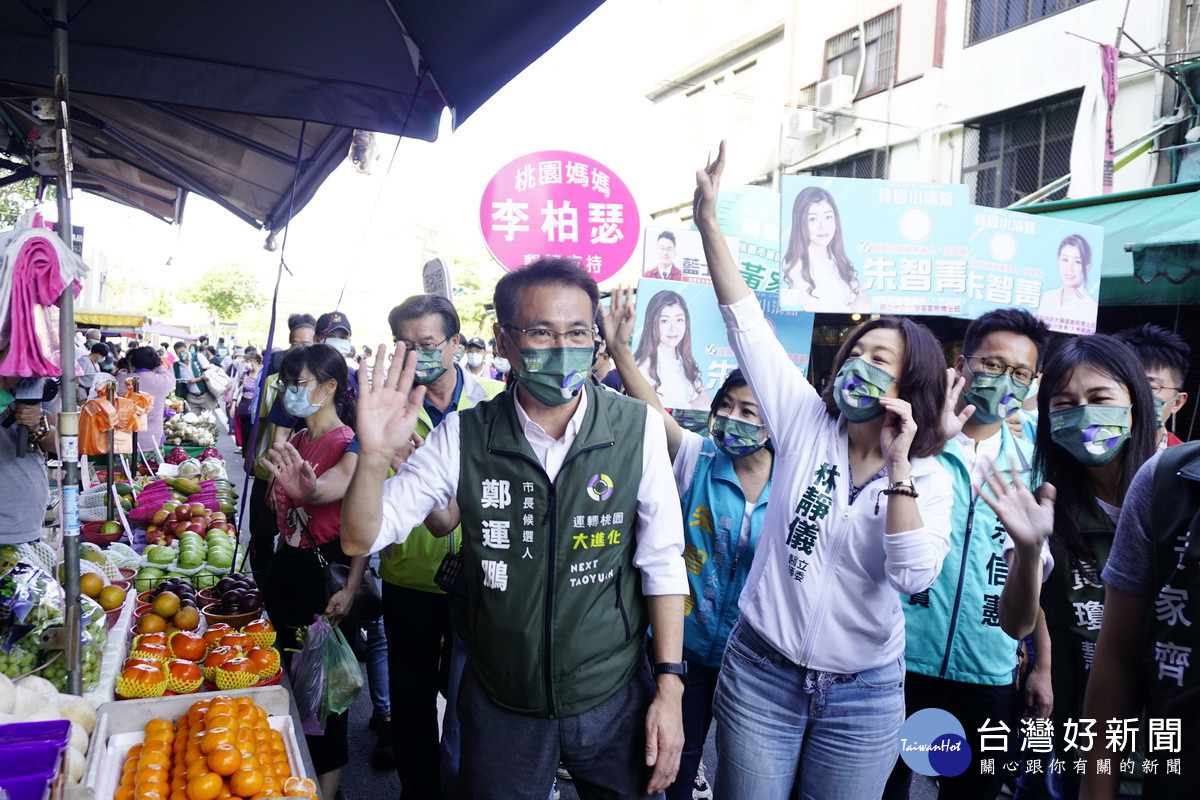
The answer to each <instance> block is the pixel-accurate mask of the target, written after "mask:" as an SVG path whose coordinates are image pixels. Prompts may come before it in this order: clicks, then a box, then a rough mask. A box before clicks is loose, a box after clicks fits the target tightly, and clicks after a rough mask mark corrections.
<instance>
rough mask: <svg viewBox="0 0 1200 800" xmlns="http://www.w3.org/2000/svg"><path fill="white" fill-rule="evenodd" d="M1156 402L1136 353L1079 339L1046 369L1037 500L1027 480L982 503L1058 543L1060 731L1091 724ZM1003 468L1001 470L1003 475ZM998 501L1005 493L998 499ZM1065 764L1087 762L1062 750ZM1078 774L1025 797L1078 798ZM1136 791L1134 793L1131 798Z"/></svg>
mask: <svg viewBox="0 0 1200 800" xmlns="http://www.w3.org/2000/svg"><path fill="white" fill-rule="evenodd" d="M1154 416H1155V415H1154V400H1153V397H1152V395H1151V394H1150V387H1149V385H1148V384H1147V382H1146V376H1145V373H1144V372H1143V371H1142V365H1141V364H1140V363H1139V362H1138V360H1137V357H1136V356H1135V355H1134V354H1133V351H1132V350H1130V349H1129V348H1128V347H1127V346H1125V345H1124V344H1123V343H1122V342H1120V341H1119V340H1117V339H1116V338H1115V337H1112V336H1105V335H1095V336H1080V337H1077V338H1075V339H1071V340H1069V341H1067V342H1066V343H1065V344H1063V345H1062V346H1061V347H1059V349H1058V350H1056V351H1055V352H1054V353H1053V354H1052V355H1051V356H1050V357H1049V358H1048V359H1047V360H1046V364H1045V366H1044V367H1043V370H1042V379H1041V390H1040V391H1039V392H1038V418H1039V420H1040V424H1039V425H1038V431H1037V444H1036V453H1035V458H1034V472H1035V474H1040V475H1042V476H1043V478H1044V479H1045V481H1046V484H1047V485H1046V486H1043V487H1042V488H1041V489H1040V490H1039V493H1038V494H1039V496H1040V500H1041V502H1040V504H1039V503H1038V502H1037V498H1034V496H1033V495H1032V494H1031V493H1030V492H1029V490H1028V489H1027V488H1025V486H1024V484H1023V483H1022V482H1020V481H1014V482H1013V483H1012V484H1011V485H1009V483H1008V481H1007V479H1005V480H1000V479H997V478H995V477H994V476H993V479H992V480H990V481H989V485H990V486H991V491H990V492H984V493H983V497H984V499H985V500H986V501H987V502H988V504H989V505H991V506H992V508H993V509H994V510H995V511H996V514H997V516H998V517H999V518H1000V521H1001V522H1003V523H1004V526H1005V528H1006V529H1007V530H1008V532H1009V535H1010V536H1012V537H1013V539H1015V540H1018V541H1020V540H1022V539H1027V540H1030V541H1035V542H1036V541H1038V539H1039V537H1041V538H1045V537H1049V538H1050V549H1051V552H1052V554H1053V556H1054V563H1055V569H1054V571H1053V572H1051V574H1050V577H1049V578H1048V579H1047V580H1046V582H1045V584H1044V585H1043V586H1042V591H1041V607H1042V611H1043V612H1044V613H1045V615H1046V625H1047V627H1048V629H1049V632H1050V654H1051V665H1050V673H1051V682H1052V685H1053V689H1054V715H1053V719H1054V720H1055V722H1056V723H1057V724H1056V725H1055V728H1056V729H1059V728H1061V725H1062V723H1063V722H1065V721H1067V720H1079V719H1081V718H1082V717H1083V693H1084V687H1085V686H1086V685H1087V681H1088V676H1089V674H1090V672H1091V669H1092V660H1093V655H1094V653H1095V647H1096V639H1097V636H1098V634H1099V631H1100V624H1101V621H1102V620H1103V617H1104V585H1103V583H1102V581H1101V580H1100V572H1101V571H1102V570H1103V569H1104V566H1105V564H1106V562H1107V561H1108V554H1109V550H1110V549H1111V548H1112V542H1113V535H1114V533H1115V532H1116V527H1117V520H1118V519H1119V518H1120V515H1121V507H1122V505H1123V504H1124V502H1125V493H1126V491H1127V490H1128V489H1129V484H1130V482H1131V481H1132V480H1133V476H1134V475H1135V474H1136V473H1137V471H1138V469H1139V468H1140V467H1141V465H1142V464H1143V463H1144V462H1145V461H1146V460H1147V459H1148V458H1149V457H1150V456H1152V455H1153V454H1154V451H1155V423H1154ZM1003 466H1004V465H1000V467H1001V468H1003ZM997 492H999V494H997ZM1055 746H1056V752H1057V757H1058V758H1059V760H1063V761H1067V762H1071V761H1074V760H1075V759H1076V758H1082V757H1084V756H1080V755H1079V754H1078V751H1073V752H1066V751H1064V749H1063V747H1064V741H1063V740H1062V739H1061V738H1060V737H1058V736H1056V737H1055ZM1078 781H1079V776H1078V775H1077V774H1075V773H1074V770H1070V769H1068V770H1065V772H1057V771H1053V770H1051V769H1050V768H1049V765H1046V767H1045V768H1044V770H1043V774H1041V775H1037V774H1033V775H1025V776H1023V778H1022V782H1021V786H1020V788H1019V789H1018V793H1017V797H1019V798H1020V797H1027V798H1032V797H1044V796H1048V797H1055V798H1072V797H1075V796H1077V794H1078V791H1079V783H1078ZM1132 789H1133V786H1132V785H1130V786H1126V793H1128V792H1129V791H1130V790H1132Z"/></svg>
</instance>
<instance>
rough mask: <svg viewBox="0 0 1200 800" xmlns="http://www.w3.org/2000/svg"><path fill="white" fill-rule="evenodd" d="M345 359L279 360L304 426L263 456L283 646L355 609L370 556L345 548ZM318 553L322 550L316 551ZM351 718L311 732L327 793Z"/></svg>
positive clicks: (287, 393)
mask: <svg viewBox="0 0 1200 800" xmlns="http://www.w3.org/2000/svg"><path fill="white" fill-rule="evenodd" d="M348 384H349V378H348V376H347V371H346V360H345V358H343V357H342V355H341V354H340V353H339V352H338V351H337V350H335V349H333V348H332V347H330V346H329V345H325V344H314V345H309V346H308V347H301V348H298V349H296V350H290V351H288V353H287V354H286V355H284V357H283V361H282V362H281V363H280V365H279V385H280V388H281V389H282V390H283V395H282V396H283V404H284V406H285V407H286V408H287V412H288V413H289V414H291V415H292V416H293V417H297V418H299V419H303V420H304V421H305V423H306V427H305V429H304V430H302V431H299V432H298V433H296V434H294V435H293V436H292V437H291V439H290V440H289V441H287V442H285V443H283V444H277V445H275V446H274V447H273V448H272V449H271V451H270V453H269V454H268V455H267V457H266V459H265V460H264V462H263V463H264V466H265V467H266V469H267V471H268V472H269V473H270V474H271V476H272V478H274V481H275V483H274V492H275V509H276V514H277V521H278V525H279V532H280V537H279V538H280V541H279V549H278V551H277V552H276V553H275V557H274V558H273V559H272V562H271V571H270V572H269V573H268V574H267V576H266V581H265V585H264V589H263V593H264V597H265V599H266V602H267V610H268V613H269V614H270V615H271V619H272V620H273V621H274V622H275V624H276V626H277V627H278V629H279V641H280V642H281V643H280V644H279V645H278V646H279V648H280V651H281V652H284V653H287V652H288V649H290V648H297V647H298V646H299V643H298V640H297V638H296V634H297V633H298V631H299V630H300V629H302V628H304V627H306V626H307V625H309V624H311V623H312V622H313V621H315V620H316V618H317V617H318V616H320V615H324V616H325V618H326V619H327V620H328V621H329V622H330V624H333V625H336V624H337V623H338V622H339V621H341V619H342V618H343V617H345V616H346V614H347V613H349V611H350V607H351V604H352V602H353V599H354V594H355V592H356V591H357V589H358V584H359V582H360V581H361V580H362V577H363V572H364V571H365V570H366V566H367V558H366V557H365V556H356V557H354V558H350V557H349V556H347V555H346V554H345V553H344V552H343V551H342V546H341V542H340V537H341V512H342V502H341V501H342V497H344V496H345V494H346V488H347V486H349V484H350V477H351V476H352V475H353V474H354V466H355V464H356V463H357V462H358V454H357V453H354V452H348V448H349V446H350V442H351V441H352V440H353V439H354V427H353V426H354V403H353V401H352V400H351V399H350V396H349V394H348V392H347V389H348ZM318 554H319V555H318ZM322 560H324V561H327V562H336V563H338V564H346V565H348V566H349V567H350V575H349V578H348V579H347V581H346V585H345V586H344V587H343V588H342V590H341V591H339V592H337V593H336V594H334V595H332V596H331V597H329V598H328V599H326V597H325V577H324V569H323V561H322ZM347 718H348V715H347V714H345V713H343V714H337V715H333V716H330V717H328V719H327V721H326V724H325V733H324V735H323V736H307V737H306V738H307V740H308V749H309V752H310V753H311V754H312V759H313V768H314V769H315V770H316V772H317V780H318V782H319V783H320V785H321V795H322V796H323V797H333V796H334V795H336V794H337V786H338V779H339V777H340V775H341V768H342V767H343V766H344V765H345V764H346V763H347V761H349V750H348V746H347V739H346V734H347V724H346V723H347Z"/></svg>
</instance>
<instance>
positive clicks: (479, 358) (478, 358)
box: [467, 353, 483, 367]
mask: <svg viewBox="0 0 1200 800" xmlns="http://www.w3.org/2000/svg"><path fill="white" fill-rule="evenodd" d="M467 363H468V364H470V365H471V366H472V367H478V366H479V365H480V364H482V363H483V353H467Z"/></svg>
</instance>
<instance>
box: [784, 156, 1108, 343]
mask: <svg viewBox="0 0 1200 800" xmlns="http://www.w3.org/2000/svg"><path fill="white" fill-rule="evenodd" d="M781 203H782V209H781V210H782V216H781V219H782V222H783V237H782V240H781V251H782V254H783V255H782V256H781V270H782V272H781V281H780V287H779V293H780V304H781V305H782V306H783V307H784V308H787V309H803V310H805V311H826V312H840V313H851V312H858V313H867V312H873V313H881V314H931V315H939V316H951V317H961V318H964V319H975V318H977V317H978V316H980V315H981V314H983V313H985V312H987V311H990V310H992V309H996V308H1010V307H1011V308H1026V309H1028V310H1029V311H1031V312H1033V313H1034V314H1036V315H1038V316H1039V317H1041V318H1042V319H1043V320H1044V321H1045V322H1046V324H1047V325H1049V326H1050V328H1051V329H1052V330H1056V331H1063V332H1066V333H1092V332H1093V331H1094V330H1095V327H1096V311H1097V302H1096V300H1097V297H1098V296H1099V288H1100V261H1101V250H1102V245H1103V231H1102V230H1101V229H1100V228H1098V227H1096V226H1093V225H1085V224H1082V223H1077V222H1072V221H1068V220H1061V219H1052V218H1048V217H1040V216H1036V215H1032V214H1023V213H1020V212H1016V211H1010V210H1007V209H997V208H985V207H982V206H973V205H970V201H969V197H968V191H967V187H966V186H964V185H958V184H954V185H943V184H921V183H903V182H898V181H880V180H859V179H854V178H822V177H813V176H789V177H785V178H784V180H783V192H782V195H781Z"/></svg>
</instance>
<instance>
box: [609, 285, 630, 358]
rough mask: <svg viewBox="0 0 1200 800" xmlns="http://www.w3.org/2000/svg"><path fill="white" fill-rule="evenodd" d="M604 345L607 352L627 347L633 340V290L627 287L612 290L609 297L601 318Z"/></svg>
mask: <svg viewBox="0 0 1200 800" xmlns="http://www.w3.org/2000/svg"><path fill="white" fill-rule="evenodd" d="M602 321H603V323H604V330H603V331H602V333H603V334H604V341H605V344H606V345H607V346H608V349H609V351H610V352H611V351H613V350H615V349H617V348H619V347H628V346H629V342H630V340H631V339H632V338H633V326H634V323H635V322H636V321H637V313H636V312H635V311H634V308H633V290H632V289H631V288H629V287H628V286H626V287H623V288H620V289H614V290H613V293H612V295H611V296H610V297H609V306H608V313H607V314H605V315H604V317H603V320H602Z"/></svg>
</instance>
